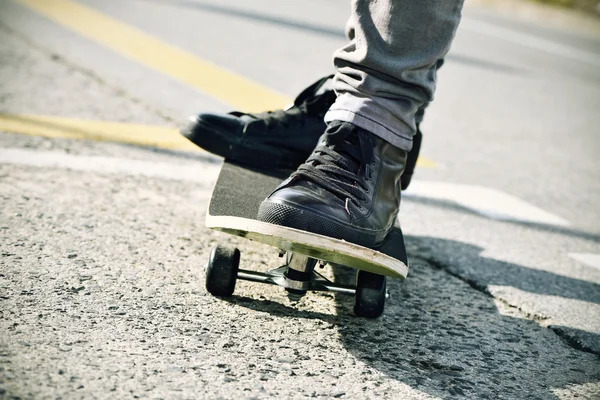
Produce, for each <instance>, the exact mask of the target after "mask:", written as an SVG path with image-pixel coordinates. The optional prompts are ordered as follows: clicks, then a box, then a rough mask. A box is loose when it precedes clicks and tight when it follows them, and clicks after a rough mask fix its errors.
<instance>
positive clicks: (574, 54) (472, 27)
mask: <svg viewBox="0 0 600 400" xmlns="http://www.w3.org/2000/svg"><path fill="white" fill-rule="evenodd" d="M460 29H464V30H469V31H471V32H476V33H480V34H484V35H487V36H492V37H494V38H497V39H500V40H504V41H507V42H511V43H513V44H517V45H520V46H525V47H529V48H531V49H535V50H540V51H543V52H546V53H550V54H554V55H556V56H561V57H565V58H570V59H571V60H575V61H580V62H585V63H588V64H591V65H593V66H598V67H600V54H596V53H592V52H589V51H585V50H581V49H576V48H573V47H570V46H566V45H563V44H558V43H556V42H553V41H551V40H548V39H543V38H541V37H537V36H534V35H530V34H527V33H522V32H518V31H515V30H512V29H508V28H503V27H501V26H498V25H494V24H491V23H488V22H484V21H477V20H474V19H472V18H468V19H467V18H465V19H463V21H462V22H461V25H460Z"/></svg>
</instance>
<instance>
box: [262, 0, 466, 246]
mask: <svg viewBox="0 0 600 400" xmlns="http://www.w3.org/2000/svg"><path fill="white" fill-rule="evenodd" d="M352 6H353V10H352V11H353V14H352V21H351V26H354V29H353V30H354V38H352V39H351V41H350V43H349V44H348V45H347V46H345V47H344V48H342V49H341V50H339V51H337V52H336V53H335V55H334V63H335V66H336V68H337V73H336V75H335V78H334V89H335V90H336V92H337V94H338V97H337V99H336V101H335V102H334V104H333V105H332V107H331V108H330V109H329V111H328V113H327V114H326V116H325V120H326V121H327V122H328V127H327V129H326V130H325V133H324V134H323V135H322V136H321V138H320V139H319V143H318V144H317V147H316V148H315V150H314V151H313V153H312V154H311V156H310V157H309V158H308V160H307V161H306V163H304V164H302V165H301V166H300V167H299V168H298V170H297V171H296V172H295V173H293V174H292V175H291V177H290V178H289V179H287V180H286V181H284V182H283V183H282V184H281V185H280V186H279V188H278V189H277V190H275V191H274V192H273V193H272V194H271V195H270V196H269V197H268V198H267V199H266V200H265V201H263V203H262V204H261V207H260V210H259V214H258V218H259V219H260V220H263V221H265V222H270V223H272V224H277V225H283V226H286V227H291V228H295V229H299V230H304V231H309V232H313V233H318V234H321V235H325V236H331V237H334V238H338V239H344V240H346V241H350V242H354V243H357V244H360V245H363V246H368V247H378V246H380V245H381V244H382V243H383V240H384V239H385V237H386V236H387V234H388V233H389V232H390V231H391V230H392V229H393V227H394V224H395V222H396V216H397V214H398V209H399V205H400V190H401V176H402V173H403V172H404V169H405V166H406V164H407V156H408V154H407V152H408V151H409V150H410V149H411V146H412V137H413V135H414V134H415V131H416V123H417V116H416V114H417V112H418V111H419V110H420V109H424V107H425V106H426V104H427V103H428V102H430V101H431V100H432V99H433V93H434V91H435V79H436V67H437V65H438V63H439V62H438V60H442V59H443V57H444V56H445V54H446V53H447V51H448V50H449V48H450V44H451V42H452V39H453V37H454V34H455V31H456V28H457V27H458V23H459V21H460V12H461V8H462V0H422V1H418V2H417V1H415V0H412V1H409V0H379V1H377V2H371V1H368V0H353V2H352ZM350 30H351V31H352V28H351V29H350ZM418 118H422V113H421V114H420V115H419V117H418Z"/></svg>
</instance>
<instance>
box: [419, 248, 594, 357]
mask: <svg viewBox="0 0 600 400" xmlns="http://www.w3.org/2000/svg"><path fill="white" fill-rule="evenodd" d="M413 258H416V259H417V260H420V261H423V262H425V263H427V264H429V265H430V266H432V267H433V268H435V269H437V270H439V271H443V272H445V273H447V274H448V275H451V276H453V277H454V278H457V279H459V280H460V281H462V282H464V283H466V284H467V285H469V286H470V287H471V288H473V289H475V290H476V291H478V292H479V293H482V294H484V295H486V296H488V297H490V298H492V299H494V300H495V301H497V302H499V303H501V304H503V305H504V306H506V307H507V308H510V309H512V310H516V312H517V314H518V316H519V317H520V318H523V319H528V320H531V321H535V322H536V323H538V325H540V326H542V327H544V328H547V329H549V330H550V331H552V332H553V333H554V334H555V335H556V336H558V337H559V338H560V339H561V340H562V341H563V342H564V343H565V344H566V345H567V346H569V347H570V348H572V349H574V350H577V351H582V352H586V353H591V354H594V355H596V356H600V352H598V351H597V350H595V349H593V348H591V347H590V346H588V345H586V344H585V343H583V342H582V341H581V340H579V339H578V338H576V337H573V336H572V335H570V334H569V332H568V329H566V328H565V327H562V326H553V325H551V324H550V323H549V322H550V321H551V318H550V317H549V316H546V315H542V314H536V313H531V312H528V311H525V310H523V309H522V308H521V307H519V306H517V305H514V304H511V303H509V302H508V301H506V300H505V299H502V298H499V297H496V296H494V295H493V294H492V293H491V292H490V290H489V289H488V286H487V285H484V284H481V283H479V282H477V281H475V280H474V279H470V278H468V277H466V276H463V275H461V274H459V273H457V272H454V271H452V269H451V268H450V267H449V266H447V265H445V264H444V263H442V262H440V261H438V260H435V259H433V258H427V257H423V256H422V255H421V256H418V257H413ZM544 322H545V323H544Z"/></svg>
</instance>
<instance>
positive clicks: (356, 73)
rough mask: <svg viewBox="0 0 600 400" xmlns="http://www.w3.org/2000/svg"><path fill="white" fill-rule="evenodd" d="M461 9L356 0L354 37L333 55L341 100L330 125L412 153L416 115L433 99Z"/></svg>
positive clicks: (441, 1)
mask: <svg viewBox="0 0 600 400" xmlns="http://www.w3.org/2000/svg"><path fill="white" fill-rule="evenodd" d="M462 5H463V0H378V1H370V0H352V15H351V19H350V21H349V25H348V26H349V27H350V29H352V28H353V30H354V32H353V33H354V38H353V39H351V40H350V43H349V44H348V45H346V46H345V47H343V48H341V49H339V50H338V51H336V52H335V53H334V65H335V67H336V75H335V78H334V89H335V91H336V93H337V94H338V97H337V100H336V101H335V103H334V104H333V106H332V107H331V108H330V109H329V111H328V112H327V114H326V115H325V121H327V122H330V121H333V120H341V121H346V122H351V123H353V124H355V125H357V126H360V127H361V128H363V129H366V130H368V131H370V132H372V133H374V134H376V135H377V136H379V137H381V138H383V139H385V140H387V141H388V142H390V143H392V144H393V145H395V146H398V147H400V148H402V149H405V150H410V148H411V146H412V135H413V134H414V132H415V129H416V128H415V118H416V117H415V114H417V111H418V110H419V109H420V108H424V107H425V106H426V104H427V103H428V102H430V101H431V100H433V93H434V91H435V80H436V67H437V66H438V63H440V61H439V60H441V59H443V57H444V56H445V54H446V53H447V52H448V50H449V49H450V44H451V43H452V39H453V38H454V34H455V32H456V28H457V27H458V23H459V22H460V14H461V10H462ZM420 117H421V118H422V115H421V116H420Z"/></svg>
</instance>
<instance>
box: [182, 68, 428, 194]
mask: <svg viewBox="0 0 600 400" xmlns="http://www.w3.org/2000/svg"><path fill="white" fill-rule="evenodd" d="M332 77H333V76H327V77H325V78H323V79H320V80H318V81H317V82H315V83H313V84H312V85H310V86H309V87H307V88H306V89H304V90H303V91H302V93H300V95H298V97H297V98H296V100H294V104H293V105H292V106H291V107H289V108H287V109H285V110H277V111H269V112H264V113H260V114H248V113H243V112H239V111H234V112H231V113H229V114H224V115H219V114H199V115H196V116H193V117H191V118H190V119H189V120H188V121H187V122H186V123H185V124H184V126H183V127H182V128H181V134H182V135H183V136H185V137H186V138H188V139H189V140H190V141H192V142H193V143H194V144H196V145H197V146H199V147H201V148H203V149H204V150H206V151H209V152H211V153H213V154H216V155H218V156H221V157H224V158H228V159H230V160H232V161H235V162H238V163H240V164H244V165H248V166H250V167H256V168H281V169H296V168H298V166H299V165H300V164H302V163H303V162H304V161H306V159H307V158H308V156H310V154H311V152H312V151H313V150H314V148H315V146H316V145H317V142H318V140H319V137H320V136H321V135H322V134H323V132H324V131H325V128H326V125H325V122H324V121H323V117H324V115H325V113H326V112H327V110H329V107H331V105H332V104H333V102H334V101H335V98H336V96H335V93H334V91H333V89H332ZM421 138H422V134H421V131H420V129H419V126H418V125H417V133H416V135H415V136H414V137H413V148H412V150H411V151H410V152H409V159H408V163H407V166H406V170H405V172H404V175H403V176H402V189H406V188H407V187H408V184H409V183H410V179H411V178H412V175H413V171H414V169H415V165H416V162H417V158H418V156H419V150H420V146H421Z"/></svg>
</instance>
